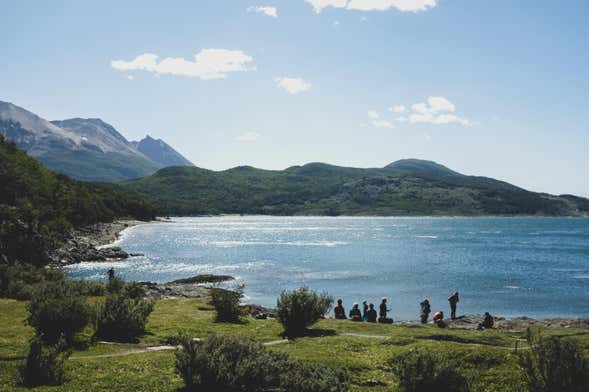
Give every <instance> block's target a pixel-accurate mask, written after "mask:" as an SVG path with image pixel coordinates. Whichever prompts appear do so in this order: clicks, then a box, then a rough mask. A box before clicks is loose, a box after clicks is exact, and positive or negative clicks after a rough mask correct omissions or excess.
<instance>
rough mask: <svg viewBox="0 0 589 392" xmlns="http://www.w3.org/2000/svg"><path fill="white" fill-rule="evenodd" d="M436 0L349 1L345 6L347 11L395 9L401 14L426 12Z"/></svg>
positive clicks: (434, 4) (433, 5)
mask: <svg viewBox="0 0 589 392" xmlns="http://www.w3.org/2000/svg"><path fill="white" fill-rule="evenodd" d="M436 1H437V0H350V2H349V3H348V5H347V7H346V8H347V9H349V10H360V11H386V10H388V9H390V8H396V9H397V10H399V11H402V12H419V11H427V10H428V8H434V7H435V6H436Z"/></svg>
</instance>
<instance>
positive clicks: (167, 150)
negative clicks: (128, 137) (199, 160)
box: [131, 135, 194, 167]
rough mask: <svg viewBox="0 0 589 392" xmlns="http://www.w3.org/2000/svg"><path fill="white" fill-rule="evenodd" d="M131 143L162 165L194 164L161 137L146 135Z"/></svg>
mask: <svg viewBox="0 0 589 392" xmlns="http://www.w3.org/2000/svg"><path fill="white" fill-rule="evenodd" d="M131 144H132V145H133V146H134V147H135V148H136V149H137V150H138V151H139V152H141V153H143V155H145V156H146V157H148V158H149V159H151V160H152V161H154V162H157V163H159V164H160V165H162V166H164V167H168V166H194V165H193V164H192V162H190V161H189V160H188V159H186V158H184V157H183V156H182V155H181V154H180V153H179V152H178V151H176V150H174V149H173V148H172V147H171V146H170V145H168V144H167V143H166V142H164V141H163V140H162V139H154V138H152V137H151V136H149V135H147V136H145V137H144V138H143V139H142V140H140V141H138V142H131Z"/></svg>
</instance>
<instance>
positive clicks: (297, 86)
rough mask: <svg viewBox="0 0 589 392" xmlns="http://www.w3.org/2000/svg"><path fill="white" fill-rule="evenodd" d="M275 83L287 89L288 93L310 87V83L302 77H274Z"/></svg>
mask: <svg viewBox="0 0 589 392" xmlns="http://www.w3.org/2000/svg"><path fill="white" fill-rule="evenodd" d="M274 81H275V82H276V85H277V86H278V87H279V88H281V89H283V90H285V91H287V92H288V93H290V94H299V93H302V92H305V91H309V90H310V89H311V87H312V85H311V83H307V82H305V81H304V80H303V79H302V78H288V77H281V78H274Z"/></svg>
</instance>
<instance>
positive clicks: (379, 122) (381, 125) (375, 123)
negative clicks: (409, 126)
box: [372, 120, 394, 128]
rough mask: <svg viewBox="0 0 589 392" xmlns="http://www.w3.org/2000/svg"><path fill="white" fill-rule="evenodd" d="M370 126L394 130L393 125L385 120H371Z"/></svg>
mask: <svg viewBox="0 0 589 392" xmlns="http://www.w3.org/2000/svg"><path fill="white" fill-rule="evenodd" d="M372 126H373V127H374V128H394V127H393V124H391V123H390V122H389V121H386V120H372Z"/></svg>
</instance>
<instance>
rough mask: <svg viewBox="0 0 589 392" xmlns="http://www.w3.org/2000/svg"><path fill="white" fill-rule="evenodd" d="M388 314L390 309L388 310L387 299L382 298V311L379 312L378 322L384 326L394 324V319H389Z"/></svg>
mask: <svg viewBox="0 0 589 392" xmlns="http://www.w3.org/2000/svg"><path fill="white" fill-rule="evenodd" d="M387 312H390V309H388V308H387V299H386V298H384V297H383V298H382V299H381V301H380V309H379V312H378V322H379V323H384V324H392V323H393V319H392V318H387Z"/></svg>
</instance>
